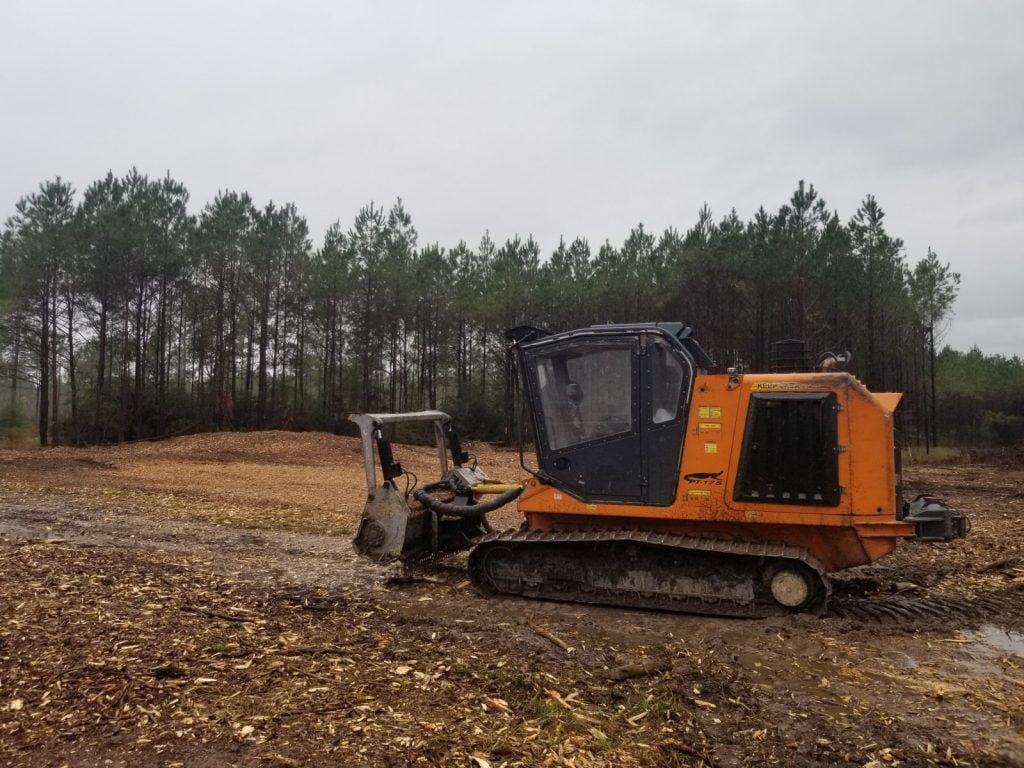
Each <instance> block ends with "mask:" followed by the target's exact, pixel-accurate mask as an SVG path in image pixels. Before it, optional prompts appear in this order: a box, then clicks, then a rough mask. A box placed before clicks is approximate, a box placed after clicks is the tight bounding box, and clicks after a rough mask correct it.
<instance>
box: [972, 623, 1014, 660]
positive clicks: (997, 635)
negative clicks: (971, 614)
mask: <svg viewBox="0 0 1024 768" xmlns="http://www.w3.org/2000/svg"><path fill="white" fill-rule="evenodd" d="M960 638H961V639H963V640H968V641H970V645H969V646H968V647H969V648H970V650H971V651H973V652H974V653H975V654H977V655H979V656H986V657H988V658H992V657H996V656H1018V657H1021V658H1024V633H1021V632H1012V631H1010V630H1006V629H1001V628H999V627H997V626H995V625H993V624H985V625H984V626H983V627H981V629H976V630H964V631H962V632H961V633H960Z"/></svg>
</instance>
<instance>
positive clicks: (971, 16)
mask: <svg viewBox="0 0 1024 768" xmlns="http://www.w3.org/2000/svg"><path fill="white" fill-rule="evenodd" d="M0 147H2V149H0V160H2V162H0V218H3V217H6V216H7V215H9V214H10V213H12V212H13V207H14V203H15V201H16V200H17V199H18V198H19V197H21V196H22V195H24V194H26V193H28V192H31V191H33V190H34V189H35V187H36V186H37V185H38V183H39V182H40V181H42V180H43V179H45V178H49V177H52V176H56V175H61V176H63V177H65V178H67V179H69V180H70V181H72V182H73V183H74V184H75V185H76V186H77V187H78V188H79V189H83V188H84V187H85V186H86V185H88V184H89V182H90V181H92V180H94V179H96V178H97V177H99V176H102V175H103V174H105V173H106V171H107V170H108V169H112V170H113V171H114V172H115V173H118V174H120V173H124V172H125V171H126V170H127V169H129V168H130V167H131V166H133V165H135V166H137V167H138V168H139V169H140V170H142V171H144V172H146V173H149V174H151V175H162V174H163V173H164V172H166V171H167V170H170V172H171V174H172V175H173V176H175V177H176V178H178V179H180V180H181V181H183V182H185V183H186V184H187V186H188V188H189V190H190V192H191V194H192V202H193V207H194V208H196V209H198V208H199V207H201V206H202V204H204V203H205V202H206V201H207V200H209V199H210V198H211V197H213V195H215V194H216V192H217V190H218V189H225V188H233V189H238V190H246V191H248V192H249V193H250V194H251V195H252V196H253V198H254V199H255V200H256V202H257V203H258V204H263V203H265V202H266V201H267V200H270V199H273V200H274V201H275V202H279V203H280V202H288V201H293V202H295V203H296V204H297V205H298V207H299V210H300V211H301V212H302V213H303V214H305V216H306V217H307V218H308V220H309V223H310V227H311V231H312V233H313V237H314V241H318V240H319V239H320V238H321V237H322V234H323V231H324V229H326V227H327V226H328V225H329V224H331V223H332V222H333V221H334V220H336V219H340V220H341V221H342V223H343V224H344V225H346V226H347V225H348V224H349V223H350V222H351V220H352V218H353V217H354V216H355V213H356V211H357V210H358V209H359V207H360V206H362V205H363V204H365V203H367V202H369V201H371V200H374V201H376V202H378V203H385V204H388V203H390V202H391V201H393V200H394V199H395V198H396V197H398V196H401V197H402V198H403V199H404V200H405V203H406V206H407V207H408V209H409V210H410V212H411V213H412V215H413V221H414V224H415V225H416V228H417V230H418V231H419V233H420V242H421V243H422V242H433V241H438V242H440V243H441V244H442V245H446V246H451V245H454V244H456V243H457V242H458V241H459V240H466V241H467V242H469V243H470V244H476V243H477V242H478V241H479V239H480V236H481V235H482V234H483V232H484V230H486V229H489V230H490V231H491V234H492V236H493V237H494V238H495V239H504V238H505V237H507V236H510V235H512V234H515V233H519V234H522V235H526V234H533V235H534V237H535V238H537V239H538V240H539V242H540V244H541V246H542V247H543V248H544V250H545V252H546V253H547V252H550V250H551V249H553V248H554V247H555V246H556V245H557V243H558V238H559V236H560V235H565V236H566V237H567V238H572V237H575V236H577V235H581V236H585V237H587V238H589V239H590V241H591V243H592V244H593V245H596V244H599V243H601V242H603V241H604V240H605V238H608V239H610V240H612V242H614V243H620V242H621V241H622V240H623V239H624V238H625V236H626V235H627V233H628V231H629V229H630V228H631V227H632V226H634V225H635V224H637V223H638V222H643V223H644V224H645V225H646V226H647V227H648V229H650V230H653V231H655V232H661V231H662V230H663V229H664V228H665V227H668V226H675V227H677V228H679V229H686V228H688V227H689V226H691V225H692V224H693V222H694V221H695V219H696V212H697V210H698V208H699V207H700V205H701V204H702V203H703V202H705V201H707V203H708V204H709V205H710V206H711V208H712V210H713V211H714V212H715V214H716V216H720V215H722V214H724V213H726V212H727V211H728V210H729V209H730V208H731V207H735V208H736V209H737V211H738V212H739V214H740V215H741V216H742V217H744V218H748V217H749V216H750V215H752V214H753V212H754V211H755V210H756V209H757V207H758V206H759V205H760V204H762V203H763V204H764V205H765V206H766V207H767V208H768V209H769V210H776V209H777V208H778V207H779V206H780V205H782V204H783V203H784V202H786V200H787V199H788V197H789V196H790V194H791V193H792V191H793V189H794V188H795V187H796V184H797V181H798V180H799V179H806V180H807V181H809V182H811V183H813V184H815V186H816V187H817V188H818V190H819V191H820V192H821V193H822V195H823V196H824V198H825V199H826V201H827V202H828V204H829V206H830V207H831V208H833V209H835V210H838V212H839V214H840V216H841V217H842V218H843V219H844V220H847V219H849V217H850V216H851V215H852V214H853V212H854V211H855V209H856V207H857V205H858V204H859V202H860V201H861V199H863V197H864V195H865V194H867V193H872V194H874V195H875V196H876V197H877V198H878V200H879V202H880V203H881V204H882V206H883V208H884V209H885V210H886V212H887V214H888V216H887V219H886V222H887V225H888V228H889V231H890V233H892V234H894V235H897V236H899V237H901V238H903V240H904V241H905V243H906V250H907V256H908V258H909V259H911V260H912V261H914V260H917V259H918V258H920V257H921V256H923V255H924V253H925V251H926V249H927V247H928V246H931V247H932V248H933V249H934V250H936V251H937V252H938V254H939V256H940V257H941V258H942V259H943V260H948V261H950V262H952V264H953V266H954V268H955V269H957V270H958V271H959V272H960V273H961V274H962V278H963V283H962V287H961V294H960V300H959V302H958V304H957V311H956V318H955V320H954V322H953V324H952V327H951V328H950V331H949V335H948V337H947V338H948V341H949V342H950V343H952V344H953V345H954V346H956V347H960V348H964V349H966V348H968V347H970V346H972V345H975V344H977V345H979V346H981V347H982V349H984V350H985V351H987V352H1000V353H1004V354H1022V355H1024V300H1022V295H1024V260H1022V256H1024V253H1022V245H1021V243H1022V242H1024V2H1019V1H1016V0H1015V1H1013V2H966V0H965V1H964V2H955V3H954V2H935V1H934V0H930V1H928V2H915V3H910V2H841V3H840V2H801V3H796V2H793V3H783V2H731V3H730V2H706V3H695V2H686V3H684V2H646V3H644V2H625V1H623V2H619V3H606V2H593V1H588V2H553V1H549V2H538V3H528V2H522V0H517V1H516V2H503V3H497V2H493V3H489V2H482V1H481V0H476V1H474V2H448V3H445V2H431V3H426V2H424V3H412V2H409V3H397V2H396V3H388V2H374V3H370V2H350V3H342V2H330V1H328V0H324V1H323V2H293V3H283V2H282V3H261V2H252V1H251V0H250V1H247V2H241V1H239V2H234V3H231V2H180V1H179V2H165V3H150V2H142V1H141V0H136V1H135V2H128V1H127V0H126V1H125V2H62V3H58V2H41V1H40V0H31V1H29V0H24V1H22V0H0ZM652 319H669V318H652ZM671 319H676V318H671ZM678 319H682V320H685V319H686V318H678Z"/></svg>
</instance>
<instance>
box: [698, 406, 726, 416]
mask: <svg viewBox="0 0 1024 768" xmlns="http://www.w3.org/2000/svg"><path fill="white" fill-rule="evenodd" d="M697 416H698V417H699V418H701V419H720V418H722V406H720V405H702V406H700V407H699V408H698V409H697Z"/></svg>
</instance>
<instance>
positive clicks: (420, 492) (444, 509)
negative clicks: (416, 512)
mask: <svg viewBox="0 0 1024 768" xmlns="http://www.w3.org/2000/svg"><path fill="white" fill-rule="evenodd" d="M439 486H444V487H447V483H443V484H442V483H431V484H430V485H425V486H423V487H422V488H417V489H416V490H414V491H413V492H412V495H413V496H415V497H416V500H417V501H418V502H419V503H420V504H422V505H423V506H424V507H426V508H427V509H429V510H431V511H433V512H436V513H437V514H439V515H448V516H449V517H478V516H480V515H486V514H487V513H488V512H493V511H494V510H496V509H497V508H498V507H503V506H505V505H506V504H508V503H509V502H510V501H512V500H513V499H515V498H516V497H517V496H519V494H521V493H522V492H523V489H522V487H521V486H520V487H518V488H513V489H512V490H510V491H505V493H501V494H499V495H497V496H495V497H494V498H493V499H491V500H490V501H482V502H480V503H479V504H472V505H470V506H463V505H461V504H451V503H449V502H445V501H438V500H437V499H435V498H434V497H433V496H431V495H430V494H429V493H428V492H427V491H428V490H430V489H431V488H432V487H434V489H435V490H436V489H437V487H439Z"/></svg>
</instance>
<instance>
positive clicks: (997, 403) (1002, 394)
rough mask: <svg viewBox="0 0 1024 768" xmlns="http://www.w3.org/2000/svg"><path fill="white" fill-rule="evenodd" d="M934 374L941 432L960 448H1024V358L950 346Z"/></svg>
mask: <svg viewBox="0 0 1024 768" xmlns="http://www.w3.org/2000/svg"><path fill="white" fill-rule="evenodd" d="M936 372H937V379H938V385H939V390H940V392H942V393H943V394H942V395H941V396H940V397H939V399H938V404H937V405H938V414H939V415H938V423H939V428H940V430H942V431H943V432H944V433H945V434H947V435H948V436H950V437H951V438H953V439H955V440H956V441H958V442H961V443H967V442H969V443H977V442H982V443H984V442H991V443H996V444H999V445H1019V444H1021V443H1024V359H1021V358H1020V357H1005V356H1003V355H986V354H984V353H982V351H981V350H980V349H978V348H977V347H975V348H974V349H972V350H971V351H969V352H958V351H957V350H954V349H950V348H949V347H946V348H945V349H943V350H942V352H941V353H940V354H939V356H938V359H937V363H936Z"/></svg>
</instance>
